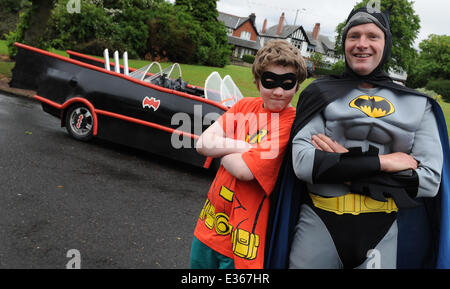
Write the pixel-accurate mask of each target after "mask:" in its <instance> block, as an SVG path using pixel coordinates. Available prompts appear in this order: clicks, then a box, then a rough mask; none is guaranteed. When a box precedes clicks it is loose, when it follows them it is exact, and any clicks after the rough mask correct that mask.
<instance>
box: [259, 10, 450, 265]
mask: <svg viewBox="0 0 450 289" xmlns="http://www.w3.org/2000/svg"><path fill="white" fill-rule="evenodd" d="M388 17H389V16H388V15H387V14H385V13H382V12H381V11H373V9H372V10H369V9H367V8H359V9H357V10H353V11H352V12H351V13H350V15H349V17H348V19H347V22H346V26H345V27H344V30H343V45H344V50H345V54H346V71H345V72H344V74H343V75H341V76H330V77H324V78H320V79H318V80H316V81H314V82H313V83H311V84H310V85H309V86H308V87H307V88H306V89H305V90H304V91H303V92H302V94H301V95H300V98H299V102H298V105H297V117H296V119H295V121H294V124H293V126H292V131H291V141H290V144H289V147H288V149H287V151H286V155H285V159H284V162H283V165H282V168H281V170H280V174H279V177H278V181H277V185H276V188H275V190H274V192H273V193H272V195H271V212H270V215H269V225H268V232H267V237H266V238H267V244H268V245H267V246H266V261H265V263H266V268H268V269H281V268H368V267H370V266H373V267H376V268H450V224H449V221H450V198H449V195H450V178H449V169H450V158H449V153H450V149H449V142H448V134H447V129H446V124H445V119H444V116H443V113H442V110H441V108H440V106H439V105H438V104H437V102H436V101H434V100H433V99H431V98H429V97H428V96H427V95H424V94H421V93H419V92H417V91H415V90H412V89H409V88H406V87H404V86H401V85H398V84H395V83H394V82H393V81H392V79H390V78H389V76H388V75H387V74H386V73H385V72H384V71H383V65H384V64H385V63H386V62H387V61H388V60H389V57H390V52H391V47H392V36H391V32H390V27H389V18H388ZM366 27H367V28H370V29H372V31H375V32H374V33H371V32H370V31H369V32H368V33H367V31H368V30H367V29H366ZM361 29H363V30H361ZM364 29H366V30H364ZM370 29H369V30H370ZM377 29H379V30H378V31H382V34H384V37H383V38H384V47H383V49H382V50H381V53H380V51H373V50H372V49H370V48H368V47H370V45H371V44H368V45H366V44H361V43H359V44H357V45H356V46H355V48H354V50H351V47H350V45H349V43H350V44H351V41H356V42H361V41H360V40H361V39H362V38H365V40H364V41H369V42H371V41H375V38H376V37H378V35H377V32H376V30H377ZM355 31H356V32H355ZM361 31H362V32H361ZM366 36H367V37H366ZM346 40H347V41H348V42H346ZM378 40H379V39H378ZM364 41H363V42H364ZM354 43H355V42H354ZM345 45H347V47H345ZM365 46H367V47H365ZM375 50H376V49H375ZM377 53H378V54H381V55H380V56H379V58H380V59H379V60H377V61H379V62H378V65H376V66H374V68H369V71H368V72H367V71H364V70H363V69H362V70H361V69H360V67H359V66H358V65H359V64H360V63H366V64H367V60H371V59H372V58H376V57H377ZM357 58H358V59H357ZM371 69H373V70H371ZM319 143H320V145H319ZM323 144H325V146H326V145H328V146H329V147H332V148H336V149H331V150H325V149H324V145H323ZM393 154H395V155H396V156H397V157H400V158H398V159H396V160H398V161H397V162H394V163H396V164H399V165H400V167H398V168H395V169H391V170H387V171H386V166H385V165H383V163H382V158H385V156H386V155H393ZM408 158H409V159H408ZM406 160H408V161H409V162H410V163H411V164H412V165H409V167H403V166H402V165H403V164H404V163H405V162H406ZM349 192H350V193H349ZM374 265H375V266H374Z"/></svg>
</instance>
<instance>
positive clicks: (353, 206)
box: [309, 193, 398, 215]
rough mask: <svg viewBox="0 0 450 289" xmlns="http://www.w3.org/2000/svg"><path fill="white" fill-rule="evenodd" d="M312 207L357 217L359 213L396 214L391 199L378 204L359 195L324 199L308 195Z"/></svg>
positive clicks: (395, 208) (395, 206) (369, 198)
mask: <svg viewBox="0 0 450 289" xmlns="http://www.w3.org/2000/svg"><path fill="white" fill-rule="evenodd" d="M309 195H310V196H311V199H312V201H313V204H314V206H316V207H317V208H319V209H322V210H325V211H329V212H333V213H336V214H338V215H342V214H352V215H359V214H360V213H376V212H385V213H391V212H397V211H398V208H397V205H395V202H394V200H393V199H392V198H387V200H388V201H387V202H380V201H377V200H374V199H372V198H371V197H369V196H364V195H359V194H352V193H349V194H346V195H343V196H340V197H334V198H325V197H321V196H318V195H315V194H312V193H310V194H309Z"/></svg>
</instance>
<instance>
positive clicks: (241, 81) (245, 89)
mask: <svg viewBox="0 0 450 289" xmlns="http://www.w3.org/2000/svg"><path fill="white" fill-rule="evenodd" d="M50 51H51V52H53V53H56V54H59V55H62V56H65V57H68V54H67V53H66V52H65V51H62V50H56V49H52V50H50ZM5 54H8V48H7V47H6V41H4V40H0V56H1V55H5ZM99 58H103V57H99ZM111 61H113V59H111ZM147 64H149V61H146V60H134V59H130V60H129V66H130V67H133V68H140V67H143V66H145V65H147ZM170 65H172V63H170V62H164V63H161V66H162V68H163V69H164V68H166V67H168V66H170ZM180 66H181V71H182V74H183V80H185V81H187V82H188V83H190V84H192V85H197V86H202V87H204V86H205V80H206V78H207V77H208V75H209V74H210V73H211V72H213V71H217V72H219V74H220V76H222V78H223V77H225V75H227V74H228V75H230V76H231V77H232V78H233V81H234V82H235V83H236V85H237V86H238V87H239V89H240V90H241V92H242V94H243V95H244V96H251V97H256V96H258V95H259V93H258V90H257V89H256V86H255V84H254V83H253V76H252V72H251V69H250V68H249V67H242V66H237V65H227V66H225V67H224V68H218V67H209V66H200V65H191V64H180ZM13 67H14V62H4V61H1V59H0V74H3V75H5V76H7V77H9V78H11V76H12V74H11V69H12V68H13ZM313 80H314V78H308V79H306V80H305V81H304V82H303V83H302V84H301V86H300V90H299V91H298V92H297V93H296V95H295V96H294V99H293V100H292V105H293V106H297V102H298V96H299V94H300V93H301V91H302V90H303V89H304V88H305V87H306V86H308V85H309V84H310V83H311V82H312V81H313ZM439 104H440V105H441V107H442V110H443V112H444V115H445V119H446V122H447V130H449V131H450V103H448V102H444V101H439Z"/></svg>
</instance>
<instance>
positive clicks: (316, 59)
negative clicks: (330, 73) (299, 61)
mask: <svg viewBox="0 0 450 289" xmlns="http://www.w3.org/2000/svg"><path fill="white" fill-rule="evenodd" d="M309 59H310V60H311V61H312V62H313V63H314V66H315V67H320V66H321V65H322V62H323V55H322V53H319V52H313V53H311V55H310V56H309Z"/></svg>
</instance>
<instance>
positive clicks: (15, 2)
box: [0, 0, 29, 13]
mask: <svg viewBox="0 0 450 289" xmlns="http://www.w3.org/2000/svg"><path fill="white" fill-rule="evenodd" d="M27 5H29V2H28V1H27V0H0V10H2V11H4V12H12V13H18V12H19V11H20V10H22V9H23V8H25V7H26V6H27Z"/></svg>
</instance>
